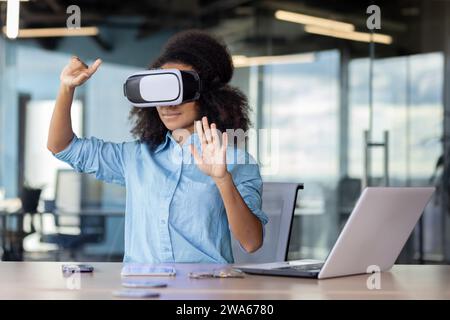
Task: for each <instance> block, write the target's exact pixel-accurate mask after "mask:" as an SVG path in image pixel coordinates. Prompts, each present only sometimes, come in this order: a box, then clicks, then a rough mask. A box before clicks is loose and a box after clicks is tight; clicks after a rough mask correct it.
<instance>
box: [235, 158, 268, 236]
mask: <svg viewBox="0 0 450 320" xmlns="http://www.w3.org/2000/svg"><path fill="white" fill-rule="evenodd" d="M238 167H239V169H238V170H236V173H235V175H234V178H233V179H234V182H235V184H236V188H237V189H238V191H239V193H240V194H241V197H242V199H243V200H244V202H245V203H246V204H247V206H248V208H249V209H250V210H251V211H252V212H253V214H254V215H255V216H256V217H257V218H258V219H259V220H260V221H261V223H262V225H263V227H264V225H266V224H267V222H268V221H269V218H268V217H267V215H266V214H265V213H264V212H263V211H262V209H261V207H262V186H263V183H262V179H261V175H260V173H259V166H258V165H257V164H240V165H238Z"/></svg>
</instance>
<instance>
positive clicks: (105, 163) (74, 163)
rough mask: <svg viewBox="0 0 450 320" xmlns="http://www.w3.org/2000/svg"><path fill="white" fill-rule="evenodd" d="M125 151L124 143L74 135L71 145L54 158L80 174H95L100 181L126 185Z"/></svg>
mask: <svg viewBox="0 0 450 320" xmlns="http://www.w3.org/2000/svg"><path fill="white" fill-rule="evenodd" d="M123 150H124V143H112V142H105V141H103V140H101V139H98V138H95V137H91V138H78V137H77V136H76V135H74V136H73V139H72V141H71V142H70V143H69V145H68V146H67V147H66V148H65V149H64V150H62V151H60V152H58V153H55V154H54V156H55V157H56V158H57V159H59V160H61V161H64V162H66V163H68V164H69V165H70V166H71V167H72V168H73V169H75V170H76V171H78V172H84V173H90V174H95V177H96V178H97V179H99V180H103V181H105V182H111V183H117V184H120V185H125V174H124V171H125V170H124V154H123Z"/></svg>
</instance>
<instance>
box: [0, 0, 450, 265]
mask: <svg viewBox="0 0 450 320" xmlns="http://www.w3.org/2000/svg"><path fill="white" fill-rule="evenodd" d="M6 3H7V2H6V1H0V25H1V26H4V25H5V23H6ZM73 4H75V5H78V6H79V8H80V11H81V27H82V29H80V30H79V31H80V32H81V31H86V32H90V34H86V35H83V36H66V35H59V36H49V35H48V34H45V30H43V32H44V33H32V32H30V33H27V30H28V29H40V28H65V27H66V23H67V19H68V17H69V16H70V15H71V13H67V11H66V10H67V8H68V7H69V6H70V5H73ZM373 4H375V5H377V6H378V7H379V8H380V10H381V29H375V30H370V29H369V28H368V25H367V20H368V18H369V17H370V15H371V14H370V13H367V12H366V11H367V8H368V7H369V6H370V5H373ZM292 13H297V14H301V16H298V15H292ZM311 17H313V18H311ZM317 18H323V19H329V20H332V21H334V22H336V21H339V22H344V23H346V25H344V29H340V27H342V25H338V26H335V25H334V24H330V22H329V21H325V20H320V19H317ZM349 26H350V27H349ZM84 27H95V28H88V29H83V28H84ZM190 28H198V29H202V30H206V31H208V32H211V33H212V34H214V35H216V36H218V37H220V38H221V39H223V40H224V41H225V42H226V43H227V45H228V46H229V49H230V52H231V54H232V55H233V60H234V63H235V67H236V70H235V74H234V77H233V80H232V83H233V84H234V85H236V86H238V87H239V88H240V89H241V90H243V91H244V92H245V93H246V94H247V96H248V99H249V102H250V105H251V107H252V114H251V117H252V121H253V127H254V128H255V129H271V130H274V131H277V132H278V135H279V140H278V143H274V144H272V145H275V144H276V147H274V148H273V150H270V148H269V150H267V148H263V147H260V145H261V144H260V143H259V140H260V139H262V138H261V136H259V135H256V136H252V137H249V148H250V149H251V150H252V152H253V155H254V156H256V157H257V158H258V161H259V162H260V164H261V167H262V173H263V180H264V181H267V182H269V181H280V182H302V183H304V187H305V188H304V190H301V191H300V193H299V196H298V199H297V205H296V209H295V217H294V224H293V227H292V231H291V236H290V245H289V253H288V258H289V259H300V258H317V259H323V258H325V257H326V255H327V254H328V252H329V250H330V248H331V246H332V245H333V244H334V242H335V240H336V239H337V236H338V234H339V232H340V230H341V228H342V226H343V225H344V223H345V221H346V220H347V218H348V216H349V214H350V213H351V210H352V208H353V206H354V204H355V202H356V200H357V199H358V197H359V195H360V193H361V191H362V189H363V188H364V187H365V186H386V185H389V186H436V187H437V191H436V193H435V195H434V197H433V199H432V201H431V202H430V203H429V204H428V206H427V207H426V209H425V212H424V215H423V217H422V219H421V220H420V222H419V224H418V225H417V226H416V229H415V231H414V233H413V234H412V235H411V237H410V239H409V240H408V242H407V244H406V245H405V247H404V249H403V251H402V254H401V255H400V257H399V259H398V260H399V261H398V262H399V263H449V262H450V200H449V192H450V143H449V140H450V117H449V115H450V67H449V66H450V1H447V0H426V1H425V0H392V1H361V0H345V1H342V0H340V1H337V0H326V1H325V0H314V1H313V0H303V1H284V0H282V1H275V0H220V1H219V0H171V1H160V0H151V1H150V0H147V1H127V2H123V1H118V0H109V1H98V0H95V1H94V0H90V1H87V0H85V1H61V0H29V1H21V2H20V31H19V36H18V37H17V38H16V39H10V38H8V37H7V36H6V35H5V33H4V30H3V31H2V35H1V36H0V123H1V125H0V211H2V210H3V212H2V214H1V217H2V219H1V232H2V240H1V241H2V249H1V250H2V252H1V254H2V260H64V261H67V260H79V261H83V260H85V261H121V259H122V254H123V241H124V239H123V238H124V236H123V228H124V216H123V212H124V207H125V192H126V191H125V189H124V188H122V187H120V186H116V185H113V184H105V183H102V182H98V181H96V180H95V179H94V178H93V177H92V176H89V175H84V174H79V173H75V172H73V171H71V170H70V167H68V166H67V165H65V164H64V163H62V162H59V161H58V160H56V159H55V158H53V157H52V155H51V153H50V152H49V151H48V150H47V148H46V139H47V133H48V125H49V121H50V117H51V113H52V111H53V107H54V103H55V98H56V94H57V90H58V86H59V74H60V72H61V70H62V68H63V67H64V66H65V64H66V63H67V62H68V60H69V58H70V57H71V56H72V55H74V54H75V55H77V56H79V57H80V58H81V59H83V60H85V61H86V62H87V63H92V61H93V60H94V59H95V58H97V57H100V58H102V60H103V61H104V63H103V64H102V66H101V67H100V69H99V71H98V72H97V73H96V74H95V75H94V76H93V77H92V78H91V79H90V80H89V81H88V82H87V83H86V84H84V85H83V86H82V87H79V88H78V89H77V91H76V97H75V102H74V105H73V109H72V117H73V122H74V131H75V133H76V134H78V135H80V136H88V137H89V136H96V137H99V138H102V139H104V140H109V141H114V142H121V141H129V140H132V139H133V137H132V136H131V135H130V132H129V131H130V121H129V119H128V113H129V110H130V105H129V104H128V103H127V101H126V100H125V98H124V96H123V90H122V84H123V82H124V80H125V79H126V78H127V76H128V75H130V74H131V73H133V72H135V71H139V70H142V69H145V68H147V66H148V65H149V63H150V62H151V61H152V59H153V58H155V57H156V56H157V55H158V53H159V51H160V49H161V47H162V45H163V44H164V43H165V41H166V40H167V39H168V38H169V37H170V36H171V35H172V34H174V33H176V32H177V31H180V30H185V29H190ZM47 31H48V30H47ZM255 153H256V154H255ZM274 153H275V155H276V156H274ZM274 159H276V160H274ZM274 161H276V162H277V163H276V164H275V165H274V163H271V162H274ZM274 168H275V169H274ZM17 199H20V200H21V202H17V201H16V200H17ZM15 201H16V202H15ZM2 203H3V204H2ZM14 204H17V206H18V207H17V211H16V214H11V212H9V213H6V209H5V208H6V207H7V206H14ZM2 208H3V209H2ZM13 211H14V210H13ZM64 211H66V212H71V214H63V213H62V212H64ZM99 212H102V213H101V214H99Z"/></svg>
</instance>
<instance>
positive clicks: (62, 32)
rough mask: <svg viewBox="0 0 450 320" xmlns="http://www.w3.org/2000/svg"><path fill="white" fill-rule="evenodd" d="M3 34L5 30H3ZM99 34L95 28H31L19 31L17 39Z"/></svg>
mask: <svg viewBox="0 0 450 320" xmlns="http://www.w3.org/2000/svg"><path fill="white" fill-rule="evenodd" d="M3 32H5V28H3ZM98 34H99V29H98V28H97V27H82V28H73V29H72V28H33V29H20V31H19V35H18V37H19V38H43V37H83V36H84V37H86V36H96V35H98Z"/></svg>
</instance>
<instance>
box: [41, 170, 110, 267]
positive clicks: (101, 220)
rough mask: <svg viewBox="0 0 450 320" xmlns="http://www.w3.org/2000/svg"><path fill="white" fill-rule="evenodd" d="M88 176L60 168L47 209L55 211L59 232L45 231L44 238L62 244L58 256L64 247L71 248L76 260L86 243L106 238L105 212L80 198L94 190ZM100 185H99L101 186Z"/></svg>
mask: <svg viewBox="0 0 450 320" xmlns="http://www.w3.org/2000/svg"><path fill="white" fill-rule="evenodd" d="M85 178H86V175H85V174H81V173H78V172H76V171H74V170H67V169H61V170H58V172H57V175H56V192H55V201H53V203H52V202H49V201H47V208H46V210H45V211H46V212H48V213H51V214H52V215H53V218H54V221H55V226H56V228H57V232H55V233H51V234H44V233H43V234H42V235H41V242H44V243H52V244H56V245H57V246H58V252H57V260H59V258H60V254H61V253H62V252H63V251H68V252H69V255H70V258H71V259H74V260H75V259H76V257H77V252H80V251H81V250H82V249H83V247H84V246H85V245H86V244H94V243H100V242H102V241H103V240H104V238H105V232H106V226H105V216H103V215H100V214H95V213H92V212H87V211H86V210H84V209H83V206H82V205H81V203H82V202H83V201H82V199H80V198H83V194H84V193H85V191H86V190H89V192H93V191H92V190H90V189H89V188H88V186H87V185H86V183H85V182H86V181H87V179H85ZM97 183H98V182H97ZM100 187H101V185H97V189H98V188H100ZM97 191H98V190H97ZM77 203H79V205H77ZM69 231H70V232H69ZM74 231H76V232H74Z"/></svg>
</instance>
